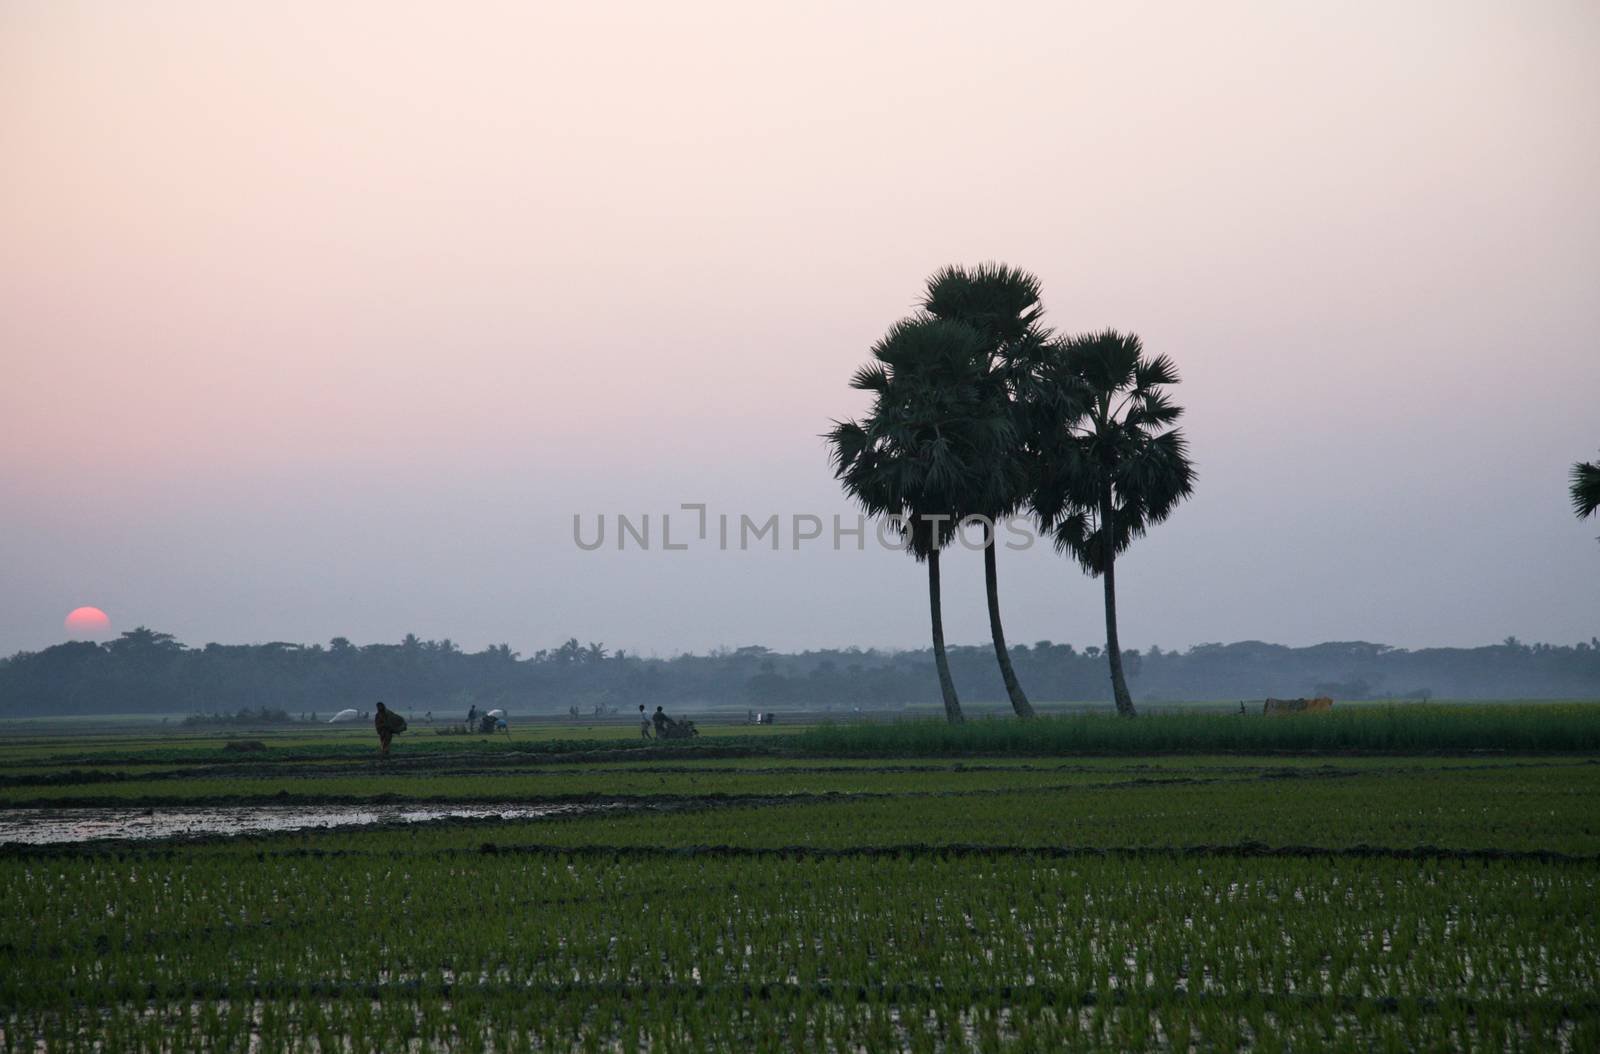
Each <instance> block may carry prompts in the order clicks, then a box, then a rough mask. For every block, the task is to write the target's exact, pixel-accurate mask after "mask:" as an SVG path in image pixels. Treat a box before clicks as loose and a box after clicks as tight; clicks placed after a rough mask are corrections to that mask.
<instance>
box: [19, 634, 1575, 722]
mask: <svg viewBox="0 0 1600 1054" xmlns="http://www.w3.org/2000/svg"><path fill="white" fill-rule="evenodd" d="M946 651H947V654H946V661H947V662H948V664H949V667H950V670H951V673H952V675H953V676H954V677H955V678H957V679H959V680H960V682H961V683H962V685H963V686H964V688H965V689H966V691H967V695H968V702H969V703H970V702H972V701H978V702H984V703H999V704H1005V703H1008V702H1009V696H1008V694H1007V690H1006V685H1005V682H1004V680H1003V679H1002V677H1001V675H1000V673H999V669H998V667H997V665H996V663H995V661H994V652H993V649H992V648H991V647H989V646H988V645H982V646H952V647H949V648H947V649H946ZM1009 652H1010V655H1011V659H1012V664H1013V672H1014V673H1015V674H1016V675H1017V676H1018V677H1019V678H1025V679H1026V680H1027V681H1028V683H1030V684H1033V685H1037V686H1041V688H1040V690H1041V691H1043V692H1044V693H1045V695H1044V696H1043V697H1044V698H1048V699H1050V700H1052V701H1079V702H1092V701H1096V700H1103V699H1104V698H1105V695H1106V675H1105V670H1106V655H1105V649H1104V647H1103V645H1090V646H1087V647H1075V646H1074V645H1071V644H1064V643H1055V642H1052V641H1047V640H1045V641H1036V642H1034V643H1032V644H1016V645H1013V646H1011V647H1010V649H1009ZM931 658H932V654H931V651H930V650H929V649H923V650H919V651H905V652H892V651H874V650H863V649H856V648H847V649H834V650H825V651H808V652H802V653H795V654H786V653H780V652H775V651H771V650H769V649H767V648H764V647H760V646H749V647H743V648H729V649H721V650H718V651H716V652H713V653H711V654H708V655H678V656H673V657H670V658H656V657H644V656H638V655H632V654H629V653H627V652H626V651H622V650H615V651H614V650H611V649H608V648H607V647H606V646H605V645H604V644H602V643H599V642H589V643H580V642H579V641H578V640H577V639H575V638H572V639H569V640H567V641H566V642H564V643H562V644H560V645H558V646H556V647H553V648H549V649H545V650H541V651H538V652H535V653H534V654H533V655H531V656H528V657H523V656H522V655H520V654H519V653H517V652H516V651H514V650H512V649H511V648H510V647H509V646H507V645H504V644H499V645H494V646H492V647H489V648H485V649H483V650H481V651H475V652H468V651H465V650H463V649H462V648H461V647H459V646H458V645H456V644H455V643H453V642H452V641H449V640H436V641H435V640H420V639H418V638H417V637H415V636H407V637H406V638H405V639H404V640H402V641H401V642H399V643H397V644H367V645H363V646H357V645H355V644H352V643H351V642H350V641H348V640H346V639H344V638H342V637H338V638H335V639H334V640H332V641H331V642H329V643H328V644H326V645H323V644H311V645H302V644H291V643H287V642H282V641H277V642H271V643H267V644H241V645H229V644H207V645H204V646H203V647H196V648H190V647H186V646H185V645H184V644H182V643H180V642H179V641H177V640H175V639H174V638H173V637H172V636H171V635H170V634H166V633H159V632H156V631H153V630H149V629H146V628H144V627H140V628H138V629H135V630H131V631H129V632H127V633H124V634H122V635H121V636H120V637H118V638H117V639H116V640H114V641H112V642H110V643H109V644H94V643H89V642H81V641H80V642H71V643H66V644H58V645H55V646H54V647H51V648H46V649H44V650H42V651H37V652H19V653H18V654H16V655H13V656H11V657H10V658H8V659H4V660H0V715H5V716H10V717H16V716H33V715H68V714H107V713H129V714H132V713H166V714H190V713H206V714H224V715H232V714H237V713H238V712H239V711H241V710H250V711H253V712H257V713H259V712H261V711H262V710H263V709H266V710H271V711H279V710H281V711H286V712H288V713H291V714H294V715H297V716H298V715H300V714H306V715H308V716H309V715H310V714H312V713H317V714H319V715H320V716H323V717H326V716H329V715H330V714H332V713H334V712H336V711H338V710H340V709H342V708H344V707H347V706H353V707H357V708H362V709H369V708H371V706H372V704H373V703H374V702H375V701H376V700H379V699H383V700H385V701H387V702H388V703H389V704H390V705H392V706H395V707H397V708H399V709H401V710H402V712H405V713H410V714H412V715H414V716H415V715H420V714H421V713H423V712H425V711H428V710H432V711H435V712H436V713H437V714H439V715H441V716H445V717H458V716H460V715H458V714H456V713H455V711H457V710H459V711H460V712H461V714H465V712H466V711H467V709H468V707H470V706H473V705H476V706H478V707H479V708H480V709H484V708H486V707H491V706H499V707H504V708H506V709H507V710H510V711H512V712H513V713H517V714H533V713H552V714H559V713H564V712H567V711H568V709H569V707H573V706H576V707H578V708H579V710H580V712H582V713H592V712H593V711H594V709H595V708H596V707H600V708H604V709H606V710H616V709H623V710H630V709H632V708H633V707H634V706H636V705H637V704H639V703H645V704H647V705H649V706H651V707H654V706H657V705H665V706H666V707H668V708H669V709H674V710H682V709H694V708H697V707H712V706H724V707H727V706H732V707H740V708H744V707H749V708H752V709H756V710H778V711H780V712H781V711H783V710H785V709H789V710H806V711H813V712H814V711H827V710H829V709H832V710H834V711H835V712H846V711H849V710H852V709H854V708H858V707H859V708H861V709H864V710H866V709H876V710H882V709H894V708H899V707H903V706H906V705H908V704H916V703H922V702H925V701H926V700H927V699H928V698H929V695H930V693H931V692H933V691H936V690H937V688H936V684H937V678H936V676H935V673H934V670H933V664H932V662H931ZM1121 660H1122V666H1123V669H1124V671H1125V674H1126V676H1127V677H1128V679H1129V682H1130V684H1131V686H1132V687H1133V688H1134V689H1136V690H1137V691H1138V694H1139V697H1140V698H1141V699H1142V700H1143V701H1145V702H1146V703H1156V704H1159V703H1160V702H1162V701H1176V700H1193V699H1226V700H1252V701H1254V700H1259V699H1261V698H1262V697H1264V696H1269V695H1277V696H1296V695H1309V694H1317V695H1322V694H1326V695H1331V696H1333V697H1334V698H1336V699H1340V700H1348V699H1363V698H1396V699H1419V700H1420V699H1427V698H1432V697H1437V698H1594V697H1595V696H1596V695H1600V640H1590V641H1588V642H1585V643H1581V644H1577V645H1566V646H1557V645H1548V644H1524V643H1522V642H1520V641H1518V640H1516V639H1515V638H1509V639H1507V640H1506V641H1504V642H1503V643H1501V644H1496V645H1492V646H1488V647H1482V648H1427V649H1421V650H1416V651H1407V650H1405V649H1400V648H1390V647H1386V646H1384V645H1381V644H1368V643H1362V642H1348V643H1330V644H1319V645H1315V646H1313V647H1307V648H1289V647H1284V646H1282V645H1276V644H1264V643H1261V642H1259V641H1245V642H1241V643H1235V644H1201V645H1197V646H1195V647H1192V648H1189V649H1187V650H1184V651H1176V650H1173V651H1167V650H1163V649H1161V648H1148V649H1145V650H1144V651H1142V652H1141V651H1139V650H1137V649H1128V650H1126V651H1124V652H1123V653H1122V655H1121Z"/></svg>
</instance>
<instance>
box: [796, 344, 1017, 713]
mask: <svg viewBox="0 0 1600 1054" xmlns="http://www.w3.org/2000/svg"><path fill="white" fill-rule="evenodd" d="M982 340H983V338H982V337H981V335H980V334H979V333H978V332H977V330H975V329H973V328H972V327H971V326H968V325H965V324H964V323H960V322H952V321H946V320H942V319H934V318H915V319H907V320H905V321H902V322H899V323H896V324H895V326H894V327H893V328H891V329H890V330H889V332H888V334H887V335H885V336H884V338H883V339H882V340H880V341H879V342H878V343H877V344H876V345H874V346H873V348H872V356H873V359H874V360H875V361H874V362H872V363H870V364H868V365H866V366H863V367H862V368H861V369H860V370H858V371H857V372H856V375H855V376H854V377H853V378H852V379H851V381H850V385H851V387H853V388H856V389H859V390H861V391H867V392H871V393H873V401H872V408H871V409H870V411H869V412H868V413H867V415H866V417H865V418H864V419H863V420H861V421H859V422H857V421H853V420H852V421H842V422H835V423H834V427H833V428H832V429H831V430H829V432H828V433H827V436H826V438H827V440H828V443H829V446H830V448H831V450H830V453H831V458H832V462H833V469H834V476H835V477H836V478H838V479H839V481H840V482H841V483H842V484H843V485H844V489H845V491H846V492H847V493H849V495H850V496H851V497H852V498H854V499H855V500H856V501H857V502H858V503H859V504H860V505H861V507H862V508H863V509H864V510H866V512H867V514H868V515H870V516H886V517H890V518H891V521H890V522H891V523H892V524H893V525H894V527H895V529H896V530H897V531H898V532H899V533H900V537H901V538H902V539H903V540H904V541H905V543H906V550H907V551H908V552H909V553H910V554H911V555H912V556H913V557H914V558H915V559H916V560H917V561H918V562H919V563H926V564H927V565H928V608H929V612H930V616H931V621H932V632H933V657H934V665H935V666H936V668H937V670H938V674H939V690H940V693H941V694H942V696H943V698H944V708H945V716H946V718H948V719H949V721H950V722H951V723H952V724H956V723H959V722H960V721H961V720H962V716H961V701H960V699H959V698H958V697H957V695H956V688H955V681H954V680H953V679H952V678H951V676H950V662H949V658H948V656H947V654H946V652H945V644H944V617H943V610H942V608H941V605H940V600H939V552H940V550H941V549H943V548H944V547H945V546H946V545H947V544H948V543H949V541H950V539H951V538H952V537H954V535H955V531H956V525H957V520H958V518H959V515H960V512H961V505H960V502H961V500H962V498H963V496H964V495H968V494H971V493H973V492H974V490H975V489H976V488H977V487H978V483H979V479H980V477H981V476H982V475H983V474H984V472H985V470H986V466H987V465H988V464H989V459H990V458H991V457H992V456H993V454H992V449H993V448H994V447H995V446H1003V445H1006V444H1008V443H1010V442H1011V438H1012V433H1011V427H1010V421H1009V420H1008V419H1007V415H1006V412H1005V407H1004V405H1003V403H998V402H997V401H996V400H995V399H994V398H993V394H992V388H991V387H990V386H989V385H987V384H985V381H984V374H983V371H982V369H981V367H980V358H981V357H980V355H979V348H980V347H981V344H982Z"/></svg>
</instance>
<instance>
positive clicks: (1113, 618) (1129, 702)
mask: <svg viewBox="0 0 1600 1054" xmlns="http://www.w3.org/2000/svg"><path fill="white" fill-rule="evenodd" d="M1100 524H1101V530H1103V531H1105V534H1106V538H1105V543H1106V544H1105V556H1106V569H1105V571H1103V572H1102V573H1101V575H1100V577H1101V578H1102V579H1104V580H1105V587H1106V655H1107V657H1108V658H1109V659H1110V660H1111V696H1112V698H1113V699H1115V700H1116V704H1117V716H1118V717H1134V716H1136V714H1137V711H1136V710H1134V708H1133V696H1131V695H1129V694H1128V680H1127V678H1126V677H1124V676H1123V675H1122V645H1121V644H1120V643H1118V642H1117V555H1116V553H1115V552H1114V551H1113V549H1112V544H1111V497H1110V495H1109V493H1108V494H1107V496H1106V497H1105V499H1104V501H1103V502H1102V504H1101V506H1100Z"/></svg>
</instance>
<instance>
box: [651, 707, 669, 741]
mask: <svg viewBox="0 0 1600 1054" xmlns="http://www.w3.org/2000/svg"><path fill="white" fill-rule="evenodd" d="M650 720H651V721H652V722H654V724H655V726H656V738H657V739H660V738H662V737H663V736H664V735H665V734H666V731H667V726H668V725H670V724H672V718H670V717H668V716H667V712H666V711H665V710H663V709H661V707H659V706H658V707H656V712H655V715H654V716H652V717H651V718H650Z"/></svg>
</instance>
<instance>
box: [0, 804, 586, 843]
mask: <svg viewBox="0 0 1600 1054" xmlns="http://www.w3.org/2000/svg"><path fill="white" fill-rule="evenodd" d="M595 808H596V806H592V805H305V806H297V805H250V806H228V807H221V808H204V809H181V808H180V809H104V808H89V809H0V845H4V844H5V843H7V842H10V843H13V844H23V845H49V844H56V843H61V842H92V841H100V840H102V839H130V838H131V839H150V838H175V837H183V836H187V835H218V834H266V833H271V832H276V831H298V830H304V829H307V828H322V827H367V826H371V825H373V824H401V823H428V822H432V821H436V820H479V819H506V820H529V819H539V818H541V817H546V816H563V815H570V814H572V813H574V812H588V811H593V810H594V809H595Z"/></svg>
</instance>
